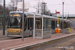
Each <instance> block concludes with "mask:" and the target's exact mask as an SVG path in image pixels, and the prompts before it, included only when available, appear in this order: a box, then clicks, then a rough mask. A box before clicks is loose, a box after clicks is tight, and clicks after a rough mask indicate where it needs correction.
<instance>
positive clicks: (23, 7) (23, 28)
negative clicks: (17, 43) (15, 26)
mask: <svg viewBox="0 0 75 50" xmlns="http://www.w3.org/2000/svg"><path fill="white" fill-rule="evenodd" d="M22 41H24V0H23V17H22Z"/></svg>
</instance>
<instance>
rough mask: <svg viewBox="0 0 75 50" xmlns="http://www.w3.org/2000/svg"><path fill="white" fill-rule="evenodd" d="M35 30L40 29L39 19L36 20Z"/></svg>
mask: <svg viewBox="0 0 75 50" xmlns="http://www.w3.org/2000/svg"><path fill="white" fill-rule="evenodd" d="M35 25H36V29H41V19H36V24H35Z"/></svg>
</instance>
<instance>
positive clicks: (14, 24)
mask: <svg viewBox="0 0 75 50" xmlns="http://www.w3.org/2000/svg"><path fill="white" fill-rule="evenodd" d="M21 23H22V22H21V17H10V18H9V22H8V28H9V27H10V28H21V27H22V24H21Z"/></svg>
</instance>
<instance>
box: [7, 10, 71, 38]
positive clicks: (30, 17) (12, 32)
mask: <svg viewBox="0 0 75 50" xmlns="http://www.w3.org/2000/svg"><path fill="white" fill-rule="evenodd" d="M42 17H43V18H44V20H45V23H44V26H43V27H44V29H45V28H48V29H46V30H49V28H50V30H51V31H52V32H51V33H52V34H53V33H55V28H56V27H57V26H56V25H57V18H56V17H53V16H47V15H40V14H35V28H36V29H38V30H40V29H42ZM59 21H60V22H59V23H60V28H61V29H62V21H63V22H64V25H63V27H64V29H66V28H70V20H66V19H61V18H59ZM45 25H46V27H45ZM48 26H50V27H48ZM33 27H34V13H29V12H24V36H32V35H33ZM61 32H62V31H61ZM7 36H13V37H22V11H11V12H10V13H9V17H8V26H7Z"/></svg>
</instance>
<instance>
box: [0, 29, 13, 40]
mask: <svg viewBox="0 0 75 50" xmlns="http://www.w3.org/2000/svg"><path fill="white" fill-rule="evenodd" d="M11 38H13V37H7V31H6V30H5V35H3V31H2V30H0V41H3V40H10V39H11Z"/></svg>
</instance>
